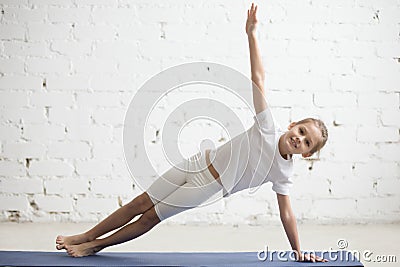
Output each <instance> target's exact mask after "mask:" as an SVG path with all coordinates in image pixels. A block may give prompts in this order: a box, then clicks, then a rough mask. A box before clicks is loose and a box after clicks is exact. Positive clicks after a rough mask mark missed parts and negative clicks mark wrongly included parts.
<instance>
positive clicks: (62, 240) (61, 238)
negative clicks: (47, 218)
mask: <svg viewBox="0 0 400 267" xmlns="http://www.w3.org/2000/svg"><path fill="white" fill-rule="evenodd" d="M56 243H57V244H60V245H61V244H63V243H64V237H63V236H61V235H59V236H57V239H56Z"/></svg>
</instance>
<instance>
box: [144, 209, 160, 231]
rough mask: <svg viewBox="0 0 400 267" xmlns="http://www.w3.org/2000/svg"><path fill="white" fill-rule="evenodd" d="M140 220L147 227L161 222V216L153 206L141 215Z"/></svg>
mask: <svg viewBox="0 0 400 267" xmlns="http://www.w3.org/2000/svg"><path fill="white" fill-rule="evenodd" d="M139 222H140V223H141V224H143V225H145V226H147V227H150V228H151V227H153V226H155V225H156V224H158V223H159V222H161V220H160V218H158V215H157V212H156V210H155V208H154V207H153V208H151V209H149V210H148V211H146V212H145V213H143V215H142V216H141V217H140V219H139Z"/></svg>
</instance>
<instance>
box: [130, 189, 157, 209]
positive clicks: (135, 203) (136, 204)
mask: <svg viewBox="0 0 400 267" xmlns="http://www.w3.org/2000/svg"><path fill="white" fill-rule="evenodd" d="M128 206H129V207H130V208H132V209H138V210H139V211H140V212H141V213H143V212H145V211H146V210H148V209H150V208H151V207H152V206H153V202H152V201H151V199H150V197H149V195H148V194H147V193H142V194H141V195H139V196H137V197H136V198H134V199H133V200H132V201H131V202H129V203H128Z"/></svg>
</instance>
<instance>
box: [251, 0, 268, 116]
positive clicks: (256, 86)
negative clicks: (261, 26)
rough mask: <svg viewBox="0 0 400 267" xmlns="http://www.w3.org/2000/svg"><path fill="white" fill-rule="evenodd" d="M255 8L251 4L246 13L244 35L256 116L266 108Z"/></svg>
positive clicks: (263, 74)
mask: <svg viewBox="0 0 400 267" xmlns="http://www.w3.org/2000/svg"><path fill="white" fill-rule="evenodd" d="M256 28H257V6H256V5H254V3H253V4H251V7H250V9H249V10H248V11H247V21H246V33H247V37H248V41H249V50H250V65H251V80H252V82H253V103H254V109H255V111H256V114H258V113H260V112H261V111H263V110H265V109H266V108H267V102H266V101H265V96H264V82H265V73H264V66H263V64H262V60H261V53H260V49H259V47H258V40H257V37H256Z"/></svg>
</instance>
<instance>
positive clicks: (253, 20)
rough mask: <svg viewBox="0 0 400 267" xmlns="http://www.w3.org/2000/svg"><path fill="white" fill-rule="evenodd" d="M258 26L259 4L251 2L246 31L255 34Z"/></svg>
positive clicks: (248, 33)
mask: <svg viewBox="0 0 400 267" xmlns="http://www.w3.org/2000/svg"><path fill="white" fill-rule="evenodd" d="M256 27H257V6H256V5H254V3H252V4H251V7H250V9H249V10H247V21H246V33H247V35H251V34H254V33H255V32H256Z"/></svg>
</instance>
